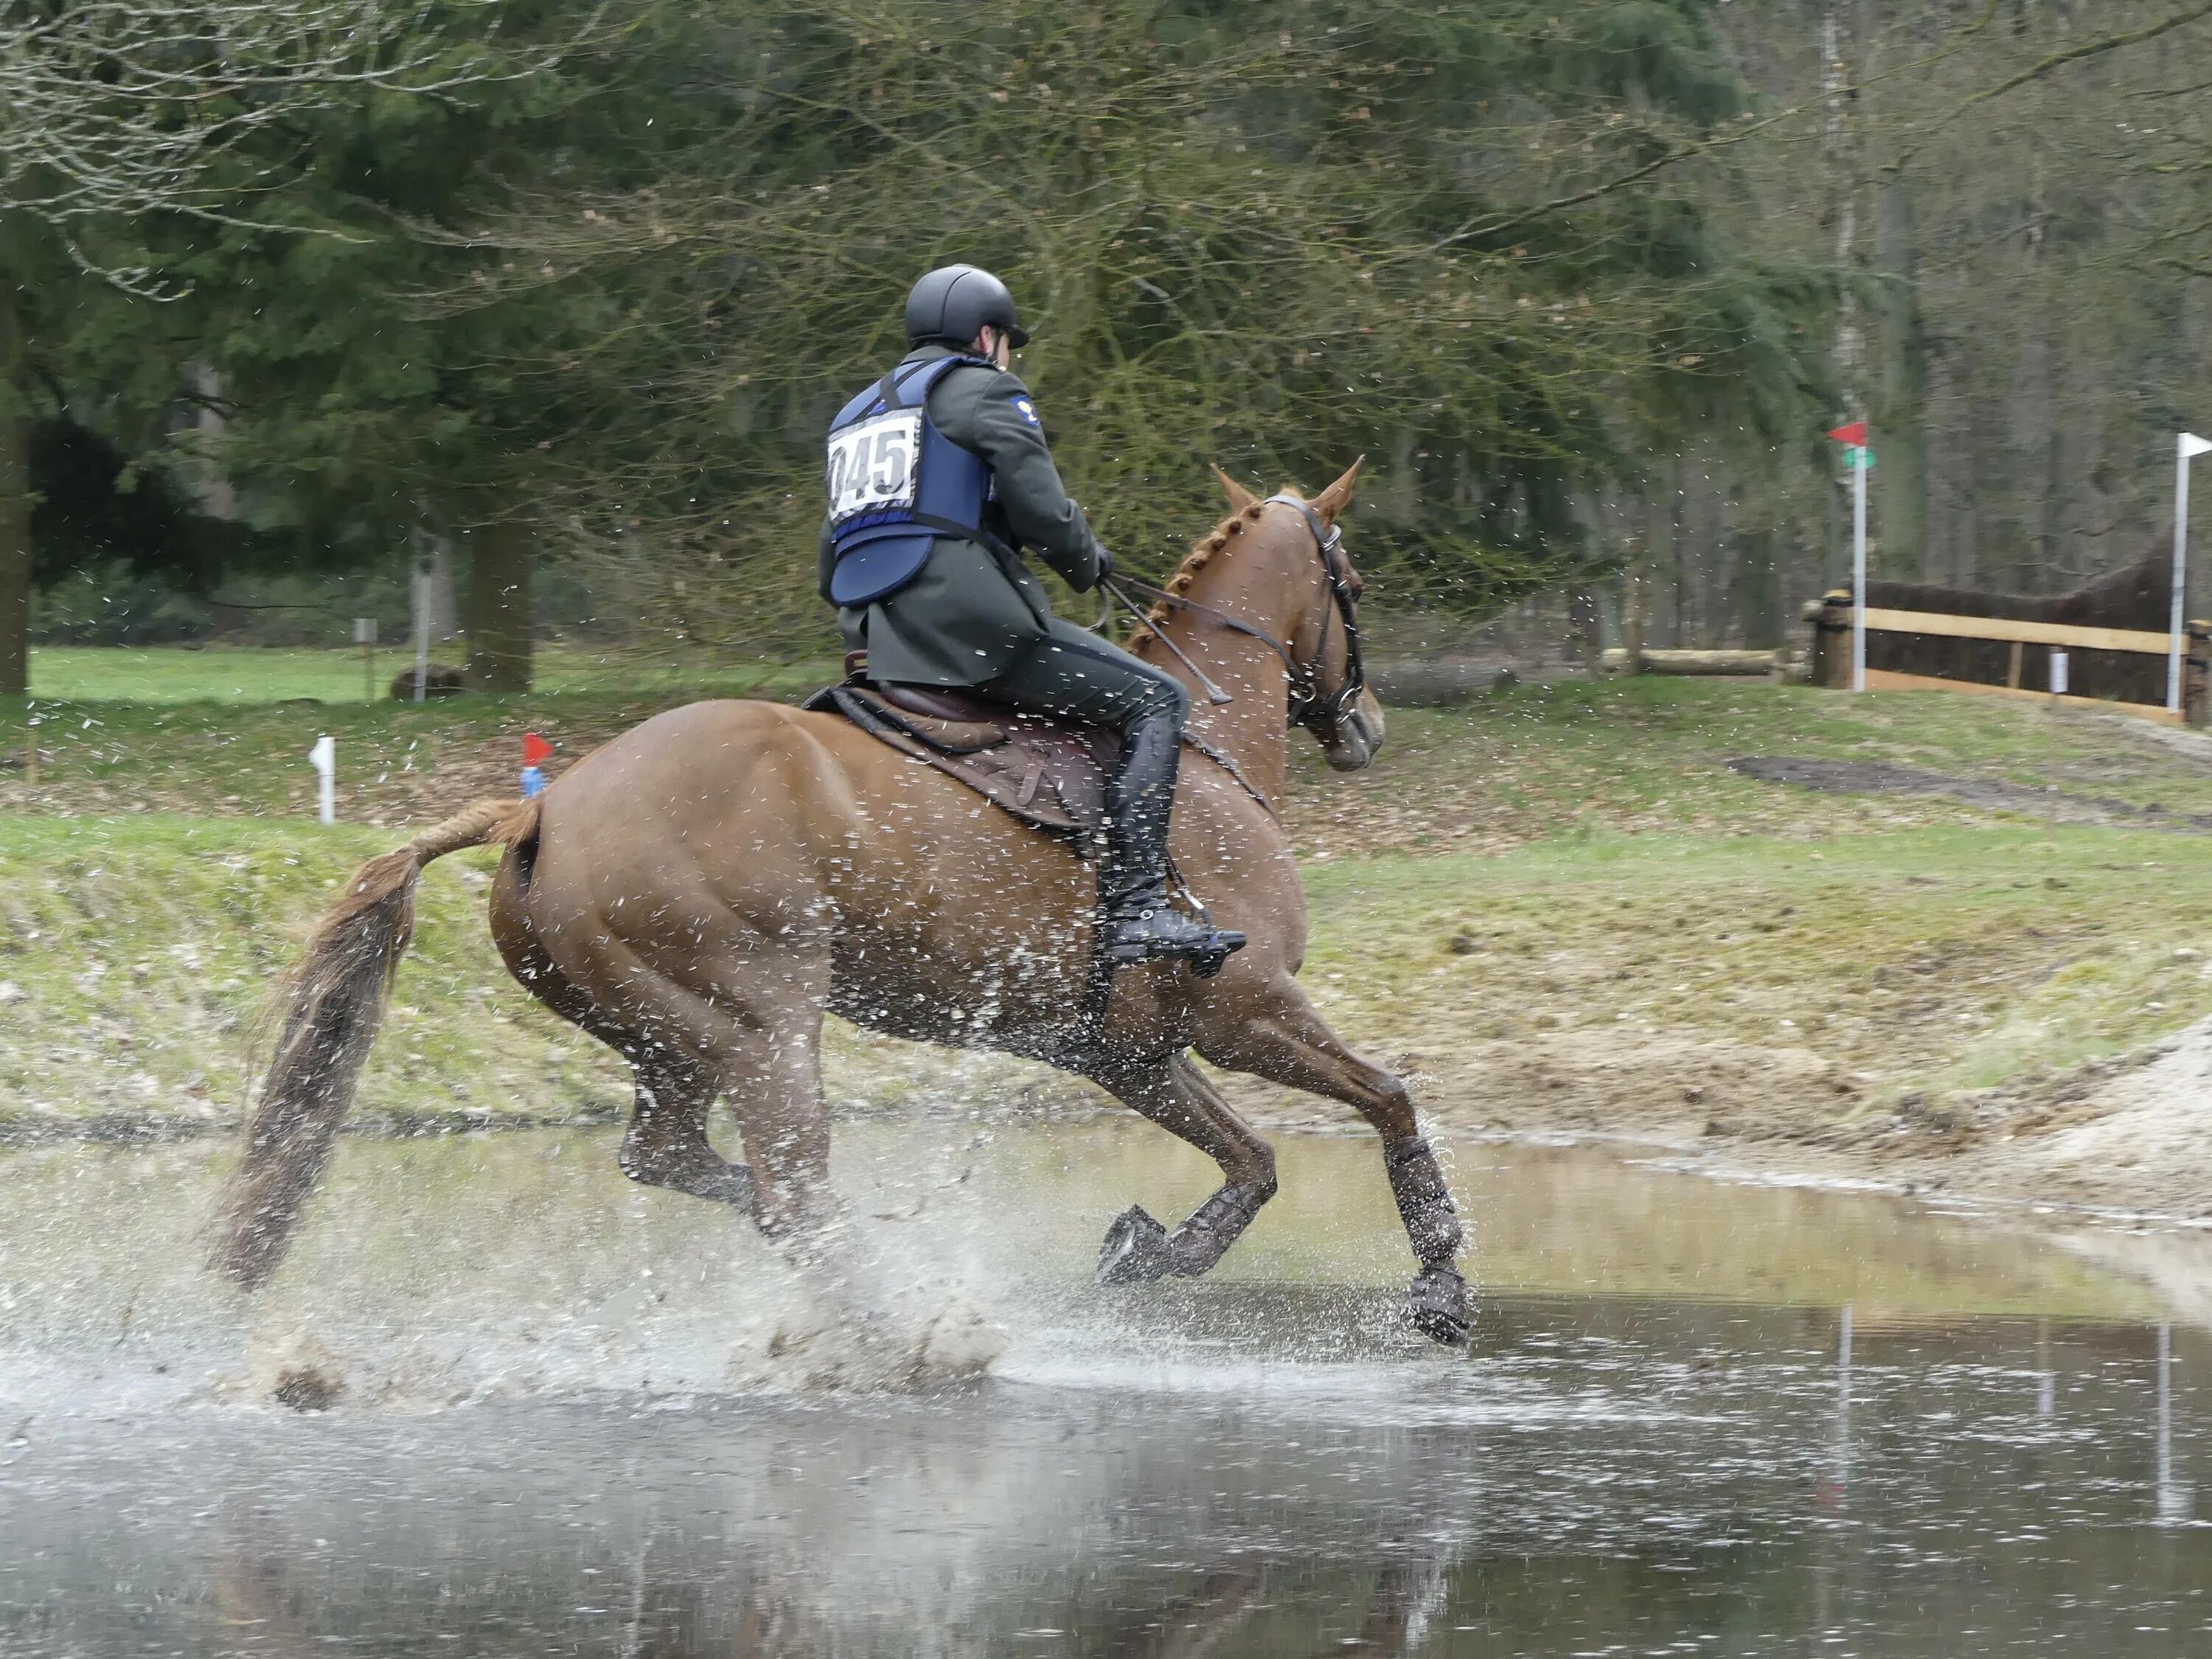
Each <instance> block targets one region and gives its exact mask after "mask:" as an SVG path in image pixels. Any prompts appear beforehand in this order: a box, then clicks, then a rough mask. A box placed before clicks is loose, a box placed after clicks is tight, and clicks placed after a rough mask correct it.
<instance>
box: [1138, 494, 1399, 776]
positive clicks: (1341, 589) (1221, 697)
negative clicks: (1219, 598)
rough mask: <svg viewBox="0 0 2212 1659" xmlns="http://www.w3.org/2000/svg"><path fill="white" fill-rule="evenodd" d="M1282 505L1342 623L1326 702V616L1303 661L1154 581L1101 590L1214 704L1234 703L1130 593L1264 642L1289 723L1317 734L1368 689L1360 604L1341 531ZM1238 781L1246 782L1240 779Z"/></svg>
mask: <svg viewBox="0 0 2212 1659" xmlns="http://www.w3.org/2000/svg"><path fill="white" fill-rule="evenodd" d="M1277 503H1280V504H1281V505H1283V506H1285V507H1295V508H1296V509H1297V513H1298V516H1299V517H1300V518H1302V519H1304V520H1305V521H1306V529H1307V531H1308V532H1310V534H1311V535H1312V537H1313V540H1314V550H1315V551H1316V553H1318V554H1319V555H1320V556H1321V567H1322V574H1324V575H1326V576H1327V577H1328V592H1329V597H1330V598H1331V599H1333V600H1334V601H1335V605H1334V610H1335V613H1336V615H1337V617H1339V619H1340V620H1341V621H1342V622H1343V623H1344V684H1341V685H1340V686H1339V687H1338V688H1337V690H1336V693H1335V695H1334V696H1330V697H1326V698H1325V697H1323V696H1322V691H1321V663H1322V659H1323V658H1324V657H1326V656H1327V655H1328V618H1327V617H1323V618H1322V631H1321V643H1320V645H1319V646H1318V647H1316V650H1315V652H1314V659H1313V661H1312V662H1310V663H1302V662H1300V661H1298V659H1297V658H1295V657H1293V656H1292V655H1291V650H1290V647H1288V646H1286V645H1285V644H1284V643H1283V642H1282V641H1280V640H1279V639H1277V638H1276V637H1275V636H1274V635H1272V634H1270V633H1268V632H1267V630H1266V629H1262V628H1258V627H1255V626H1254V625H1253V624H1252V623H1248V622H1246V621H1245V620H1244V619H1243V617H1232V616H1231V615H1230V614H1229V613H1228V612H1227V611H1217V610H1215V609H1214V608H1213V607H1212V605H1200V603H1199V602H1198V601H1197V600H1195V599H1187V598H1185V597H1184V596H1183V595H1182V594H1180V593H1170V592H1169V591H1168V590H1167V589H1166V588H1164V587H1155V586H1152V583H1150V582H1144V581H1139V580H1137V579H1136V578H1135V577H1133V576H1115V577H1109V578H1108V579H1107V580H1105V581H1104V582H1102V583H1101V584H1100V586H1102V587H1104V588H1106V589H1107V590H1108V591H1109V592H1111V593H1113V595H1114V597H1115V598H1116V599H1119V600H1121V603H1122V604H1123V605H1126V606H1127V607H1128V610H1129V614H1130V615H1131V616H1132V617H1133V618H1134V619H1135V620H1136V621H1137V622H1138V623H1140V624H1141V625H1142V626H1143V627H1144V628H1145V629H1147V630H1148V631H1149V632H1150V633H1151V635H1152V637H1153V638H1154V639H1156V640H1158V641H1159V642H1160V643H1161V644H1162V645H1164V646H1165V647H1167V648H1168V649H1169V650H1170V652H1172V653H1174V655H1175V659H1176V661H1177V662H1180V663H1181V664H1182V665H1183V666H1184V667H1185V668H1187V669H1188V670H1189V671H1191V673H1192V674H1193V675H1194V677H1195V678H1197V680H1198V683H1199V684H1200V686H1201V687H1202V688H1203V689H1204V690H1205V692H1206V701H1207V702H1212V703H1214V704H1216V705H1218V704H1221V703H1225V702H1233V701H1235V700H1234V699H1233V698H1232V697H1231V696H1230V695H1229V693H1227V692H1226V691H1224V690H1222V689H1221V688H1220V687H1219V686H1218V685H1216V684H1214V683H1213V682H1212V679H1210V678H1207V676H1206V672H1205V671H1204V670H1203V669H1201V668H1200V667H1199V665H1197V664H1196V663H1194V662H1193V661H1192V660H1191V659H1189V657H1188V656H1187V655H1185V654H1184V653H1183V651H1182V647H1180V646H1178V645H1176V642H1175V641H1173V640H1171V639H1170V638H1169V637H1168V636H1167V635H1165V634H1164V633H1163V632H1161V631H1160V629H1158V628H1157V627H1154V626H1153V623H1152V618H1151V617H1147V616H1146V614H1145V612H1144V610H1143V608H1142V607H1141V606H1140V605H1139V604H1138V603H1137V602H1136V600H1134V599H1132V598H1131V597H1130V592H1131V591H1132V590H1133V591H1134V592H1137V593H1140V594H1144V595H1146V596H1148V597H1150V598H1152V599H1158V600H1159V601H1160V602H1162V603H1163V604H1165V605H1174V606H1176V607H1177V608H1178V609H1180V610H1184V611H1194V612H1195V613H1196V614H1198V615H1200V616H1201V617H1208V618H1210V619H1211V620H1212V621H1214V622H1217V623H1220V624H1221V625H1222V626H1223V627H1224V628H1226V629H1230V630H1231V631H1232V632H1234V633H1238V634H1242V635H1245V636H1246V637H1247V638H1249V639H1255V640H1257V641H1260V643H1261V644H1262V645H1264V646H1266V647H1267V648H1268V649H1269V650H1270V651H1272V652H1273V653H1275V654H1276V655H1277V656H1278V657H1279V658H1281V659H1282V662H1283V674H1284V678H1286V679H1287V680H1289V682H1290V684H1291V718H1290V723H1291V725H1292V726H1305V727H1307V728H1308V729H1309V730H1310V731H1312V732H1316V733H1319V732H1320V731H1321V729H1322V726H1324V725H1327V726H1336V725H1340V724H1341V723H1342V721H1343V720H1344V715H1345V712H1346V710H1347V709H1349V708H1351V707H1352V704H1353V703H1355V702H1358V700H1359V695H1360V693H1361V692H1363V691H1364V690H1366V689H1367V665H1366V659H1365V657H1364V653H1363V652H1362V651H1361V648H1360V638H1359V601H1358V597H1357V596H1356V595H1355V594H1354V593H1353V592H1352V584H1351V582H1350V580H1348V579H1347V577H1346V573H1345V568H1344V561H1343V558H1342V556H1340V553H1339V552H1338V549H1339V548H1340V547H1341V546H1342V545H1343V543H1344V532H1343V530H1342V528H1341V527H1340V526H1334V525H1324V524H1322V521H1321V514H1320V513H1316V512H1315V511H1314V510H1313V508H1312V507H1311V506H1310V505H1309V504H1308V503H1307V502H1305V501H1300V500H1299V499H1298V498H1297V496H1296V495H1270V496H1268V497H1267V502H1266V505H1267V506H1270V507H1272V506H1274V505H1276V504H1277ZM1201 752H1204V751H1201ZM1239 781H1240V782H1241V781H1243V780H1241V779H1240V780H1239ZM1245 787H1246V788H1248V789H1249V788H1250V787H1251V786H1250V785H1249V783H1248V784H1246V785H1245ZM1255 793H1256V792H1255ZM1263 801H1264V798H1263ZM1268 810H1269V811H1273V810H1274V809H1273V807H1269V808H1268Z"/></svg>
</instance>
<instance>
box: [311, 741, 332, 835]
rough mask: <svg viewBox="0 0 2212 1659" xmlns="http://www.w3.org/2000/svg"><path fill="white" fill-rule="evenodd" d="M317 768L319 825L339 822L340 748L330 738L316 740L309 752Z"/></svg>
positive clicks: (316, 786) (316, 797)
mask: <svg viewBox="0 0 2212 1659" xmlns="http://www.w3.org/2000/svg"><path fill="white" fill-rule="evenodd" d="M307 758H308V759H309V760H310V761H313V763H314V766H315V817H316V820H317V821H318V822H319V823H325V824H331V823H337V821H338V746H337V744H336V743H335V742H333V741H332V740H331V738H329V737H328V736H324V737H319V738H316V739H315V746H314V747H313V749H310V750H308V751H307Z"/></svg>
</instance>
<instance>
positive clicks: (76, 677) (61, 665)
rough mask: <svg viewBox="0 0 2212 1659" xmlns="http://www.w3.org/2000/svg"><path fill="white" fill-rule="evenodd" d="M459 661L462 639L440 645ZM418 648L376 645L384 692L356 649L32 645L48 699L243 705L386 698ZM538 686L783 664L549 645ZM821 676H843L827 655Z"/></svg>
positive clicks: (438, 655)
mask: <svg viewBox="0 0 2212 1659" xmlns="http://www.w3.org/2000/svg"><path fill="white" fill-rule="evenodd" d="M431 659H432V660H433V661H436V662H447V663H454V664H456V665H458V661H459V657H458V653H457V652H456V650H455V649H453V648H452V647H441V648H440V649H438V650H435V651H433V652H432V653H431ZM414 662H415V656H414V653H413V652H412V651H411V650H410V649H405V648H401V647H390V646H386V647H379V648H378V650H377V652H376V654H375V675H374V681H373V682H371V684H373V685H374V695H373V696H364V691H365V690H366V689H367V688H366V686H365V684H364V680H363V673H362V656H361V653H360V651H359V650H358V649H357V648H356V649H349V650H332V651H324V650H268V649H261V648H257V647H244V646H221V645H211V646H206V647H195V648H190V649H188V648H185V647H178V646H161V647H144V648H116V647H103V646H41V647H36V648H34V649H33V651H32V653H31V696H32V697H33V699H34V700H35V701H36V702H42V703H44V702H58V703H114V702H132V703H145V704H162V705H175V704H181V703H218V704H225V705H229V706H233V707H242V706H247V705H252V704H256V703H278V702H287V701H293V700H298V699H304V698H313V699H314V700H315V701H317V702H325V703H360V702H378V701H382V700H384V698H385V688H386V686H388V685H389V684H391V681H392V677H393V676H394V675H396V674H398V673H400V672H401V671H404V670H406V669H409V668H411V667H412V666H413V665H414ZM534 668H535V678H536V682H537V686H536V690H537V694H538V695H539V696H563V695H567V694H570V693H575V692H586V693H614V694H617V695H621V694H625V693H628V694H635V693H636V692H640V691H646V690H666V691H671V692H683V693H687V694H690V695H694V696H705V695H714V694H718V693H723V692H729V693H733V694H741V693H743V692H745V691H749V690H751V689H752V688H753V687H754V686H756V685H757V684H759V683H760V682H761V681H762V680H763V678H769V679H773V678H775V677H776V675H777V674H778V673H779V672H780V671H779V670H776V669H774V668H768V669H763V668H761V667H757V666H754V665H749V664H737V665H728V666H716V665H702V664H700V663H697V662H688V663H687V662H680V661H678V662H671V661H670V660H668V659H663V658H640V657H638V656H637V655H636V654H635V653H625V652H620V651H611V650H606V649H602V648H599V647H591V646H581V645H541V646H539V647H538V649H537V652H536V656H535V662H534ZM813 673H814V675H815V678H817V683H818V681H819V680H820V679H822V678H835V674H836V671H835V669H834V668H825V667H823V666H820V665H817V666H815V667H814V669H813Z"/></svg>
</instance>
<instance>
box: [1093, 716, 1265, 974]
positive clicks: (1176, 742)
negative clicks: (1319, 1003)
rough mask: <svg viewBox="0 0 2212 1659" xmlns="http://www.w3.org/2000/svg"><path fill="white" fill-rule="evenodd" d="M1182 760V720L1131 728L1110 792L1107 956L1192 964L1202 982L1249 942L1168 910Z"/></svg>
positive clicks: (1104, 874)
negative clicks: (1171, 833)
mask: <svg viewBox="0 0 2212 1659" xmlns="http://www.w3.org/2000/svg"><path fill="white" fill-rule="evenodd" d="M1181 762H1182V734H1181V733H1180V732H1177V731H1176V720H1175V716H1174V715H1172V714H1155V715H1153V716H1152V717H1151V718H1149V719H1147V720H1139V721H1138V722H1137V724H1136V725H1135V726H1133V727H1131V728H1130V730H1129V733H1128V736H1127V740H1126V742H1125V744H1124V745H1123V747H1122V750H1121V771H1120V772H1118V773H1117V774H1115V778H1114V781H1113V782H1112V783H1110V784H1109V785H1108V786H1107V790H1106V809H1107V825H1106V837H1107V844H1106V862H1105V864H1104V865H1103V867H1102V868H1101V869H1100V871H1099V874H1098V891H1099V899H1100V904H1101V907H1102V908H1103V910H1104V912H1105V920H1106V935H1107V936H1106V954H1107V955H1108V957H1110V958H1111V959H1112V960H1113V961H1115V962H1116V963H1138V962H1149V961H1151V960H1152V959H1153V958H1154V957H1188V958H1189V959H1190V963H1191V969H1192V971H1193V972H1194V973H1195V974H1197V975H1198V976H1199V977H1200V979H1204V978H1206V977H1208V976H1210V975H1213V974H1217V973H1218V972H1220V971H1221V964H1222V963H1225V962H1226V961H1227V960H1228V959H1229V955H1230V952H1231V951H1241V950H1243V948H1244V935H1243V934H1242V933H1230V932H1227V931H1225V930H1223V929H1220V928H1217V927H1208V926H1206V924H1205V923H1204V922H1201V921H1196V920H1194V918H1192V917H1189V916H1187V915H1183V914H1182V912H1181V911H1180V910H1176V909H1175V908H1171V907H1170V905H1169V903H1168V817H1169V814H1170V812H1171V811H1173V810H1174V807H1175V791H1176V769H1177V767H1178V766H1179V765H1180V763H1181Z"/></svg>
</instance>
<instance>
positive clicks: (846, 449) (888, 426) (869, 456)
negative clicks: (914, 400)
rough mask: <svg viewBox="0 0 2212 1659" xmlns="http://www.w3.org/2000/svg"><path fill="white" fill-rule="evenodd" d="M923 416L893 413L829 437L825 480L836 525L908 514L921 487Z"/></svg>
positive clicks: (916, 411) (916, 412)
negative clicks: (880, 515) (886, 514)
mask: <svg viewBox="0 0 2212 1659" xmlns="http://www.w3.org/2000/svg"><path fill="white" fill-rule="evenodd" d="M921 416H922V412H921V410H919V409H894V410H890V411H888V412H886V413H884V414H882V415H878V416H872V417H871V418H870V419H867V420H865V421H858V422H854V424H853V425H851V426H848V427H845V428H842V429H841V430H839V431H836V432H833V433H831V434H830V435H829V467H828V471H826V472H825V474H824V475H823V482H824V483H826V484H827V485H828V486H829V519H830V522H831V524H832V525H836V524H842V523H843V522H844V521H845V520H848V519H852V518H855V517H858V516H859V515H860V514H861V513H884V512H901V511H903V512H908V513H910V512H912V511H913V510H914V505H915V499H916V497H917V495H919V493H920V488H921V465H920V460H921Z"/></svg>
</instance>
